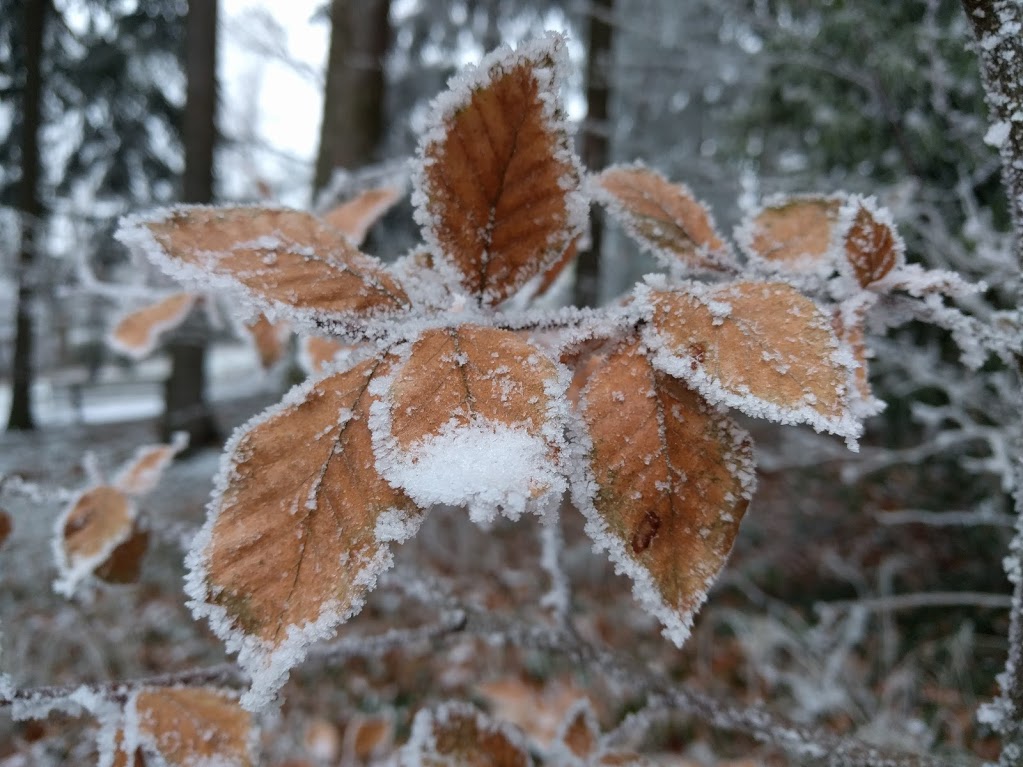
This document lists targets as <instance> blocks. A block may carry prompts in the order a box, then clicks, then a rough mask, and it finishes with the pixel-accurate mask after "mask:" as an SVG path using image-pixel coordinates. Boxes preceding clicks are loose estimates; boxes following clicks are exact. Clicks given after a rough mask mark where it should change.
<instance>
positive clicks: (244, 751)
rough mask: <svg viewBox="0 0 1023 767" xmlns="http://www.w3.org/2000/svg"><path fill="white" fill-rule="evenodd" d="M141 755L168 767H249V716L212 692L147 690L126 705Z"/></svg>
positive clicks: (227, 698)
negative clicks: (153, 756)
mask: <svg viewBox="0 0 1023 767" xmlns="http://www.w3.org/2000/svg"><path fill="white" fill-rule="evenodd" d="M128 705H129V706H131V707H132V708H133V709H134V712H133V715H132V716H131V717H130V718H132V719H135V720H136V721H137V722H138V731H137V736H138V743H128V744H127V745H128V750H129V751H130V750H133V749H134V748H136V747H141V748H142V750H143V752H144V753H150V754H154V755H156V756H158V757H159V758H160V759H162V760H163V762H164V763H166V764H168V765H174V767H234V766H237V767H249V765H251V764H253V761H252V754H251V750H252V749H251V731H252V715H251V714H249V712H248V711H245V710H244V709H242V707H241V706H239V705H238V702H237V701H236V700H235V699H234V698H232V697H230V696H229V695H226V694H224V693H222V692H219V691H217V690H213V689H209V688H203V687H149V688H143V689H141V690H139V691H138V692H137V693H136V694H135V695H134V696H133V697H132V698H131V700H130V701H129V704H128Z"/></svg>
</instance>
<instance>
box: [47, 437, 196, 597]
mask: <svg viewBox="0 0 1023 767" xmlns="http://www.w3.org/2000/svg"><path fill="white" fill-rule="evenodd" d="M187 444H188V439H187V435H186V434H185V433H184V432H179V433H178V434H176V435H175V438H174V440H173V441H172V442H171V444H169V445H147V446H145V447H141V448H139V449H138V450H136V451H135V455H133V456H132V457H131V458H130V459H129V460H128V461H127V462H126V463H125V464H124V465H123V466H122V467H121V468H120V470H118V472H117V474H116V476H114V478H113V479H112V480H110V481H109V482H107V481H105V480H104V478H103V477H102V476H100V475H99V472H98V471H94V472H93V473H94V474H95V476H94V477H93V478H92V481H91V482H90V483H89V484H88V486H86V487H85V488H83V489H82V490H81V491H80V492H79V493H78V494H77V495H76V496H75V497H74V499H73V500H72V501H71V502H70V503H69V504H68V505H67V508H65V509H64V512H63V513H62V514H61V515H60V516H59V517H58V518H57V522H56V525H55V529H54V538H53V552H54V557H55V558H56V562H57V571H58V573H59V577H58V579H57V581H56V583H54V590H56V591H57V592H58V593H60V594H64V595H66V596H71V594H73V593H74V591H75V589H76V587H77V586H78V584H79V583H81V582H82V580H83V579H85V578H87V577H89V576H91V575H95V576H96V577H98V578H100V579H101V580H104V581H107V582H108V583H134V582H135V581H137V580H138V577H139V573H140V570H141V567H142V558H143V557H144V556H145V553H146V550H147V549H148V548H149V532H148V531H147V529H146V527H145V524H144V520H143V519H142V517H141V516H140V514H139V510H138V506H137V505H136V500H137V499H139V498H141V497H142V496H144V495H146V494H147V493H149V492H151V491H152V490H153V489H154V488H155V487H156V485H157V483H159V481H160V477H161V476H162V474H163V471H164V469H165V468H166V467H167V465H168V464H170V462H171V461H172V460H174V456H175V455H177V454H178V453H180V452H181V451H182V450H184V449H185V447H186V446H187Z"/></svg>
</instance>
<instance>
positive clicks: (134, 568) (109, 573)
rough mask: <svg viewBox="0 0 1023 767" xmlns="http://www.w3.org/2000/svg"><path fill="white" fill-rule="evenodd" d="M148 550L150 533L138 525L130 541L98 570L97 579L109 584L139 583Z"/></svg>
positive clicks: (120, 547) (114, 551) (119, 547)
mask: <svg viewBox="0 0 1023 767" xmlns="http://www.w3.org/2000/svg"><path fill="white" fill-rule="evenodd" d="M148 549H149V532H148V531H146V530H143V529H142V528H140V527H139V526H138V525H137V524H136V525H135V527H134V528H133V529H132V533H131V535H130V536H129V537H128V539H127V540H126V541H125V542H124V543H122V544H120V545H119V546H118V547H117V548H116V549H114V550H113V551H111V552H110V556H109V557H107V558H106V561H104V562H103V563H102V564H101V565H99V567H97V568H96V577H97V578H100V579H101V580H104V581H106V582H107V583H138V580H139V576H140V575H141V574H142V559H143V557H145V555H146V551H147V550H148Z"/></svg>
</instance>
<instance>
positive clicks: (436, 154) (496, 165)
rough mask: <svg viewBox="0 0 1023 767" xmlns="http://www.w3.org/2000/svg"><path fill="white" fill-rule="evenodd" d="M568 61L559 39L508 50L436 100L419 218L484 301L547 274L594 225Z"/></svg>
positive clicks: (423, 161)
mask: <svg viewBox="0 0 1023 767" xmlns="http://www.w3.org/2000/svg"><path fill="white" fill-rule="evenodd" d="M567 59H568V51H567V44H566V41H565V39H564V38H563V37H561V36H559V35H554V34H550V35H548V36H547V37H545V38H543V39H541V40H538V41H536V42H533V43H530V44H525V45H522V46H520V48H519V49H518V50H517V51H514V52H513V51H511V50H509V49H508V48H501V49H498V50H497V51H494V52H493V53H491V54H490V55H488V56H487V57H486V58H484V59H483V61H482V62H481V63H480V64H479V66H478V67H469V68H468V69H467V70H466V71H464V72H462V73H461V74H459V75H456V76H455V77H454V78H452V79H451V81H450V82H449V86H450V90H449V91H448V92H446V93H444V94H441V96H439V97H438V98H437V99H436V100H435V101H434V102H433V105H432V112H431V116H430V118H429V127H428V129H427V132H426V133H425V135H424V136H423V139H422V142H421V143H420V147H419V158H418V167H417V168H416V171H415V175H414V180H413V183H414V188H415V191H414V194H413V203H414V205H415V208H416V220H417V221H418V222H419V223H420V224H421V225H422V227H423V233H424V236H425V238H426V241H427V244H428V245H430V247H431V248H432V249H433V251H434V253H435V255H436V256H438V257H439V258H440V259H441V261H442V262H443V263H445V264H447V265H448V267H449V268H451V269H453V271H454V272H455V273H456V274H457V277H458V280H459V282H460V283H461V285H462V287H463V288H464V289H465V290H466V291H468V292H469V293H471V294H473V295H475V296H477V297H478V298H479V299H480V300H481V301H482V302H483V303H486V304H491V305H493V304H497V303H500V302H501V301H503V300H504V299H506V298H508V297H509V296H511V295H512V294H513V293H515V292H516V291H517V290H518V289H519V288H521V287H522V286H523V285H525V284H526V282H528V281H529V279H530V278H532V277H534V276H536V275H539V274H542V273H543V272H544V271H545V270H546V269H547V268H548V267H550V266H551V265H553V264H554V263H555V262H557V261H558V259H559V258H561V256H562V255H563V254H564V252H565V250H566V248H568V246H569V244H570V243H571V242H572V240H573V239H575V237H576V236H577V235H579V234H580V233H581V232H582V229H583V226H584V224H585V218H586V212H587V211H586V206H585V202H584V200H583V197H582V195H581V193H580V192H579V183H580V178H581V173H580V170H579V165H578V160H577V159H576V157H575V155H574V154H573V153H572V150H571V141H570V135H569V131H568V128H567V124H566V121H565V120H566V118H565V110H564V106H563V104H562V97H561V93H560V90H561V85H562V80H563V78H564V69H565V67H566V64H567Z"/></svg>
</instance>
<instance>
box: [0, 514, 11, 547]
mask: <svg viewBox="0 0 1023 767" xmlns="http://www.w3.org/2000/svg"><path fill="white" fill-rule="evenodd" d="M13 530H14V523H13V522H11V515H10V514H8V513H7V512H6V511H4V510H3V509H0V546H3V545H4V542H5V541H6V540H7V539H8V538H10V536H11V531H13Z"/></svg>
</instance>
